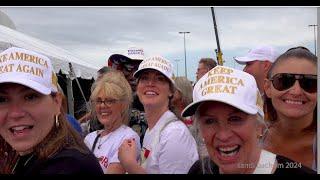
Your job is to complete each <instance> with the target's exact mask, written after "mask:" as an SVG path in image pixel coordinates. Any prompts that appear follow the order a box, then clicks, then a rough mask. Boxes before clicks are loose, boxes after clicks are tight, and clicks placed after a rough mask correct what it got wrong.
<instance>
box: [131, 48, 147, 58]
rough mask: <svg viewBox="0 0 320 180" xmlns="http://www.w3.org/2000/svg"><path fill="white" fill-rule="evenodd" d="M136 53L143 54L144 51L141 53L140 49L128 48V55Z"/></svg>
mask: <svg viewBox="0 0 320 180" xmlns="http://www.w3.org/2000/svg"><path fill="white" fill-rule="evenodd" d="M136 54H138V55H142V56H144V53H143V50H142V49H129V50H128V55H129V56H130V55H136Z"/></svg>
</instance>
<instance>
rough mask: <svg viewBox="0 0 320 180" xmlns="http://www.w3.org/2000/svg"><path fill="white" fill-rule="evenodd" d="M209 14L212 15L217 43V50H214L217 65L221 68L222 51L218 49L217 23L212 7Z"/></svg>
mask: <svg viewBox="0 0 320 180" xmlns="http://www.w3.org/2000/svg"><path fill="white" fill-rule="evenodd" d="M211 14H212V20H213V27H214V33H215V37H216V42H217V48H218V49H217V50H216V54H217V61H218V65H221V66H223V59H222V51H221V48H220V42H219V35H218V29H217V23H216V16H215V14H214V9H213V7H211Z"/></svg>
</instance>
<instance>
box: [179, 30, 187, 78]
mask: <svg viewBox="0 0 320 180" xmlns="http://www.w3.org/2000/svg"><path fill="white" fill-rule="evenodd" d="M186 33H190V32H179V34H183V44H184V72H185V76H186V78H188V76H187V74H188V73H187V51H186Z"/></svg>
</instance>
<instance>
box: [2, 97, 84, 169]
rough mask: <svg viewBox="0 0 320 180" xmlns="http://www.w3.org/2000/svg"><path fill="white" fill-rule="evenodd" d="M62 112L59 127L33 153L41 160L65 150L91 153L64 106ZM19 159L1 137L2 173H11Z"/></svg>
mask: <svg viewBox="0 0 320 180" xmlns="http://www.w3.org/2000/svg"><path fill="white" fill-rule="evenodd" d="M58 94H59V93H52V94H51V95H50V96H51V97H52V98H55V96H57V95H58ZM60 112H61V113H60V115H59V116H58V121H59V125H57V124H56V123H55V124H54V126H53V127H52V129H51V131H50V132H49V134H48V135H47V136H46V137H45V138H44V139H43V140H42V141H41V142H40V143H39V144H38V145H36V146H35V147H34V151H33V153H34V154H35V156H36V157H37V158H38V159H40V160H46V159H48V158H50V157H52V156H53V155H54V154H56V153H57V152H59V151H60V150H61V149H63V148H68V149H77V150H79V151H80V152H82V153H85V154H86V153H89V152H90V150H89V149H88V148H87V147H86V145H85V144H84V142H83V140H82V138H81V136H80V135H79V133H78V132H77V131H76V130H74V129H73V128H72V127H71V125H70V124H69V122H68V120H67V118H66V112H65V111H64V109H63V107H62V106H61V107H60ZM17 159H18V153H17V152H16V151H15V150H14V149H13V148H12V147H11V146H10V145H9V144H8V143H7V142H6V141H5V140H4V139H3V137H2V136H0V173H3V174H9V173H11V171H12V169H13V166H14V165H15V163H16V161H17Z"/></svg>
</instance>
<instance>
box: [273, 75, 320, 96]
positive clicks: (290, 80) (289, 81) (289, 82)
mask: <svg viewBox="0 0 320 180" xmlns="http://www.w3.org/2000/svg"><path fill="white" fill-rule="evenodd" d="M296 80H298V82H299V85H300V87H301V88H302V89H303V90H304V91H306V92H308V93H315V92H317V75H312V74H291V73H279V74H276V75H274V76H273V77H272V78H271V79H270V81H271V82H272V85H273V87H274V88H275V89H277V90H278V91H284V90H287V89H289V88H291V87H292V86H293V85H294V83H295V82H296Z"/></svg>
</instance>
